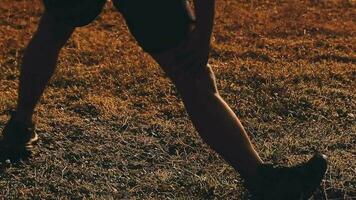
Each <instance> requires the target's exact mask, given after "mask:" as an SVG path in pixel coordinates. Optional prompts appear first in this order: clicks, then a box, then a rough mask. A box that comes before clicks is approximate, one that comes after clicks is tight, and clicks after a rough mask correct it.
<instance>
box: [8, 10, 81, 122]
mask: <svg viewBox="0 0 356 200" xmlns="http://www.w3.org/2000/svg"><path fill="white" fill-rule="evenodd" d="M73 31H74V28H73V27H70V26H67V25H65V24H63V23H61V22H57V21H56V20H54V19H53V18H52V17H51V16H50V15H49V14H47V13H45V14H44V15H43V17H42V18H41V21H40V24H39V26H38V30H37V32H36V33H35V35H34V36H33V38H32V40H31V41H30V43H29V45H28V47H27V49H26V51H25V54H24V56H23V61H22V66H21V75H20V87H19V95H18V103H17V108H16V112H15V113H16V114H15V116H13V117H14V120H17V121H21V122H25V123H31V122H32V115H33V112H34V109H35V106H36V104H37V102H38V100H39V98H40V97H41V95H42V93H43V91H44V89H45V87H46V85H47V82H48V80H49V79H50V78H51V76H52V74H53V73H54V71H55V68H56V64H57V59H58V55H59V52H60V50H61V48H62V47H63V45H64V44H65V43H66V41H67V40H68V39H69V37H70V36H71V34H72V32H73Z"/></svg>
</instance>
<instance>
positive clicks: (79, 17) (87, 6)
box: [43, 0, 106, 27]
mask: <svg viewBox="0 0 356 200" xmlns="http://www.w3.org/2000/svg"><path fill="white" fill-rule="evenodd" d="M43 3H44V5H45V8H46V12H47V13H49V14H50V15H52V17H54V18H55V19H56V20H57V21H60V22H63V23H65V24H67V25H70V26H73V27H79V26H85V25H87V24H89V23H90V22H92V21H93V20H94V19H95V18H96V17H97V16H98V15H99V14H100V12H101V10H102V9H103V7H104V5H105V3H106V0H43Z"/></svg>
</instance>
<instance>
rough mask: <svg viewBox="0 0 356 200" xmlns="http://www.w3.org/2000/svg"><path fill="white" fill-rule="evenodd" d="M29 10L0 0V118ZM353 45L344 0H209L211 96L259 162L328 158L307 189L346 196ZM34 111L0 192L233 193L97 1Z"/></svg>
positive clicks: (151, 66) (355, 130) (155, 72)
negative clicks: (30, 147) (237, 122)
mask: <svg viewBox="0 0 356 200" xmlns="http://www.w3.org/2000/svg"><path fill="white" fill-rule="evenodd" d="M277 2H278V3H277ZM42 10H43V8H42V6H41V4H40V1H30V0H16V1H13V0H1V2H0V129H2V127H3V126H4V125H5V123H6V121H7V119H8V117H9V111H10V110H12V109H13V108H14V107H15V101H16V98H17V94H16V90H17V87H18V78H19V64H20V61H21V56H22V54H23V52H24V49H25V47H26V44H27V43H28V41H29V39H30V38H31V35H32V33H33V32H34V31H35V29H36V24H37V22H38V20H39V17H40V16H41V13H42ZM355 52H356V3H355V1H353V0H281V1H267V0H259V1H253V0H221V1H217V16H216V26H215V29H214V39H213V49H212V52H211V60H210V63H211V64H212V66H213V69H214V71H215V72H216V75H217V79H218V86H219V89H220V91H221V94H222V96H223V97H224V98H225V99H226V101H227V102H228V103H229V104H230V105H231V107H232V108H233V110H234V111H235V112H236V113H237V115H238V116H239V117H240V118H241V120H242V122H243V124H244V125H245V126H246V129H247V130H248V132H249V134H250V136H251V139H252V140H253V143H254V144H255V146H256V148H257V149H258V151H259V152H260V154H261V156H262V158H263V159H264V160H265V161H269V162H274V163H280V164H283V165H292V164H296V163H300V162H302V161H305V160H306V159H308V158H309V157H310V156H311V155H312V154H313V152H314V151H315V150H319V151H321V152H323V153H325V154H327V155H328V156H329V160H330V167H329V170H328V172H327V175H326V177H325V180H324V182H323V183H322V186H321V188H320V190H319V191H317V192H316V194H315V196H314V197H313V199H318V200H326V199H328V200H331V199H333V200H336V199H355V198H356V188H355V187H356V179H355V177H356V171H355V169H356V148H355V146H356V123H355V121H356V117H355V116H356V102H355V101H356V99H355V97H356V89H355V88H356V82H355V81H356V53H355ZM35 122H36V124H37V128H38V133H39V135H40V137H41V140H40V142H39V145H38V148H37V149H36V150H35V157H34V158H32V159H31V160H30V162H27V163H25V164H22V165H10V164H3V165H1V172H0V199H247V197H246V191H245V190H244V188H243V186H242V184H241V179H240V178H239V175H238V174H237V173H235V172H234V171H233V169H232V168H231V167H229V166H228V165H227V164H226V163H225V162H224V161H223V160H222V159H221V158H220V157H219V156H218V155H217V154H215V153H214V152H213V151H212V150H210V149H209V148H208V147H207V145H205V144H204V143H203V142H202V140H201V139H200V138H199V136H198V135H197V133H196V132H195V130H194V128H193V126H192V124H191V123H190V121H189V118H188V116H187V114H186V112H185V110H184V108H183V104H182V103H181V101H180V97H179V96H178V95H177V92H176V90H175V88H174V87H173V85H172V84H171V83H170V81H169V80H168V79H167V78H166V77H165V76H164V74H163V72H162V71H161V70H160V68H159V66H158V65H157V64H155V63H154V62H153V60H152V59H151V58H150V57H149V56H148V55H146V54H145V53H143V52H142V51H141V50H140V48H139V47H138V46H137V45H136V44H135V41H134V39H133V38H132V36H131V35H130V34H129V33H128V31H127V28H126V26H125V24H124V22H123V20H122V18H121V16H120V14H118V13H117V12H116V11H115V10H114V9H113V8H112V6H111V5H110V4H108V5H107V7H106V8H105V10H104V12H103V13H102V15H101V16H100V17H99V19H97V20H96V21H95V22H94V23H92V24H91V25H89V26H86V27H84V28H80V29H78V30H77V31H76V32H75V34H74V36H73V37H72V38H71V40H70V41H69V42H68V43H67V45H66V47H65V48H64V49H63V51H62V52H61V58H60V61H59V67H58V70H57V72H56V74H55V76H54V77H53V79H52V80H51V82H50V85H49V87H48V89H47V90H46V92H45V95H44V97H43V98H42V100H41V103H40V105H39V106H38V109H37V111H36V117H35Z"/></svg>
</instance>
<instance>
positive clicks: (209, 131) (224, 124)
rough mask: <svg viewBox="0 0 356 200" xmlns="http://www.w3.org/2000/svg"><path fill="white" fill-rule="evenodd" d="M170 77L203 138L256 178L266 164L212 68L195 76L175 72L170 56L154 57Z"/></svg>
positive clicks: (239, 169) (236, 165) (222, 154)
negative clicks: (223, 95)
mask: <svg viewBox="0 0 356 200" xmlns="http://www.w3.org/2000/svg"><path fill="white" fill-rule="evenodd" d="M153 57H154V58H155V59H156V61H158V63H159V64H161V66H162V67H163V69H164V70H165V71H166V72H167V74H168V75H169V76H170V78H171V79H172V81H173V82H174V84H175V85H176V87H177V89H178V91H179V93H180V94H181V96H182V98H183V102H184V105H185V107H186V109H187V111H188V113H189V116H190V118H191V119H192V122H193V124H194V126H195V127H196V129H197V131H198V132H199V134H200V136H201V137H202V138H203V139H204V140H205V141H206V142H207V143H208V144H209V145H210V146H211V147H212V148H213V149H214V150H216V151H217V152H218V153H219V154H220V155H221V156H222V157H223V158H224V159H225V160H226V161H228V162H229V163H230V164H231V165H232V166H233V167H234V168H235V169H236V170H237V171H239V172H240V174H241V175H243V176H253V175H255V173H256V168H257V167H258V165H260V164H261V163H262V160H261V158H260V157H259V156H258V154H257V152H256V151H255V150H254V148H253V146H252V144H251V142H250V139H249V137H248V135H247V134H246V131H245V130H244V128H243V126H242V125H241V123H240V121H239V119H238V118H237V117H236V115H235V114H234V112H233V111H232V110H231V109H230V107H229V106H228V105H227V104H226V102H225V101H224V100H223V99H222V98H221V96H220V95H219V93H218V90H217V87H216V83H215V77H214V74H213V71H212V69H211V67H210V66H206V68H204V69H202V70H200V71H198V72H197V73H196V74H194V75H192V74H189V73H185V72H179V71H176V72H173V73H172V72H171V71H170V68H172V67H170V66H171V65H172V63H173V62H172V60H171V59H170V57H169V55H168V56H167V55H163V56H159V55H154V56H153Z"/></svg>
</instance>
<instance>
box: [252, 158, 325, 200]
mask: <svg viewBox="0 0 356 200" xmlns="http://www.w3.org/2000/svg"><path fill="white" fill-rule="evenodd" d="M326 170H327V160H326V156H325V155H323V154H315V155H314V156H313V157H312V158H311V159H310V160H309V161H308V162H306V163H303V164H300V165H297V166H292V167H276V166H273V165H268V164H264V165H261V166H260V167H259V168H258V174H259V175H258V177H257V178H256V179H255V180H252V181H250V182H249V183H246V185H247V188H248V189H249V191H250V192H251V194H252V195H253V197H254V198H255V199H258V200H308V199H309V198H310V197H311V196H312V194H313V192H314V191H315V190H316V189H317V188H318V187H319V186H320V183H321V181H322V179H323V177H324V175H325V173H326Z"/></svg>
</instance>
